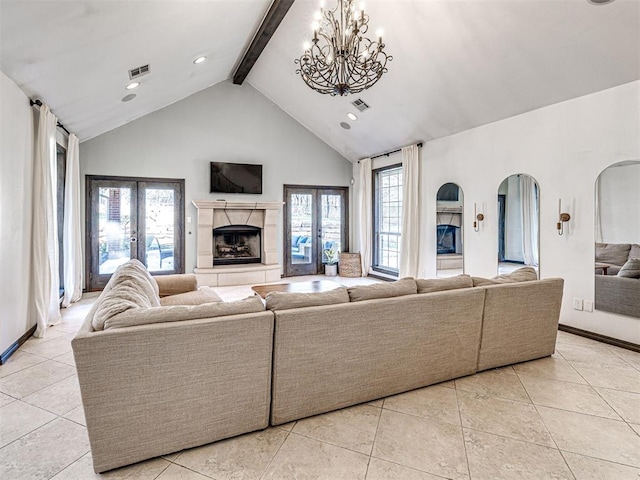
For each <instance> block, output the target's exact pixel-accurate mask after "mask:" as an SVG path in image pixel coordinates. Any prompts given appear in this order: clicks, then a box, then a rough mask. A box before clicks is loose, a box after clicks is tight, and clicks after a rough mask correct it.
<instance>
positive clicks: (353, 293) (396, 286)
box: [347, 277, 418, 302]
mask: <svg viewBox="0 0 640 480" xmlns="http://www.w3.org/2000/svg"><path fill="white" fill-rule="evenodd" d="M347 291H348V292H349V299H350V300H351V301H352V302H362V301H363V300H375V299H376V298H389V297H400V296H402V295H412V294H415V293H418V286H417V285H416V281H415V279H414V278H411V277H407V278H401V279H400V280H396V281H395V282H392V283H377V284H375V285H363V286H360V287H351V288H348V289H347Z"/></svg>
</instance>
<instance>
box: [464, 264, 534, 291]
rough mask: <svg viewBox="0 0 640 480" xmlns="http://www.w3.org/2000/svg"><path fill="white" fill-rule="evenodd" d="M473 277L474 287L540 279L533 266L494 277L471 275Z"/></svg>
mask: <svg viewBox="0 0 640 480" xmlns="http://www.w3.org/2000/svg"><path fill="white" fill-rule="evenodd" d="M471 279H472V281H473V286H474V287H482V286H484V285H499V284H501V283H517V282H531V281H533V280H537V279H538V273H537V272H536V269H535V268H533V267H522V268H519V269H517V270H514V271H513V272H511V273H503V274H502V275H497V276H495V277H493V278H482V277H471Z"/></svg>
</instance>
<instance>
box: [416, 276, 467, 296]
mask: <svg viewBox="0 0 640 480" xmlns="http://www.w3.org/2000/svg"><path fill="white" fill-rule="evenodd" d="M416 285H417V286H418V293H431V292H442V291H444V290H457V289H458V288H469V287H473V280H471V277H470V276H469V275H457V276H455V277H449V278H430V279H418V280H416Z"/></svg>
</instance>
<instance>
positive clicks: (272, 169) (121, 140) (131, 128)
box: [80, 81, 351, 272]
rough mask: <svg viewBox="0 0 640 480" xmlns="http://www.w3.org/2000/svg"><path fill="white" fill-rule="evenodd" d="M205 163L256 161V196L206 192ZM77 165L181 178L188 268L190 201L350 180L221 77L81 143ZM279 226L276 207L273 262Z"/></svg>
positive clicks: (295, 130)
mask: <svg viewBox="0 0 640 480" xmlns="http://www.w3.org/2000/svg"><path fill="white" fill-rule="evenodd" d="M143 87H144V86H143ZM143 87H141V88H143ZM138 94H139V95H144V90H141V91H140V92H139V93H138ZM134 101H135V100H134ZM123 108H126V106H125V105H123ZM210 161H222V162H239V163H261V164H263V166H264V167H263V193H262V195H240V194H220V193H213V194H212V193H209V162H210ZM80 170H81V175H83V176H84V175H85V174H93V175H113V176H132V177H165V178H184V179H185V180H186V181H185V190H186V192H185V206H186V216H187V217H192V220H193V223H191V224H185V227H186V232H187V235H186V242H185V243H186V248H185V250H186V259H185V260H186V261H185V265H186V271H187V272H189V271H193V268H194V267H195V262H196V255H195V251H196V235H195V234H196V231H195V227H196V224H195V222H196V209H195V207H194V206H193V205H192V204H191V202H192V200H215V199H219V198H225V199H227V200H236V201H255V200H257V199H260V200H262V201H269V202H276V201H283V196H282V194H283V188H282V187H283V185H284V184H302V185H331V186H349V182H350V179H351V163H350V162H349V161H347V160H346V159H345V158H344V157H342V156H341V155H340V154H338V153H337V152H336V151H335V150H333V149H332V148H331V147H329V146H327V144H326V143H324V142H323V141H322V140H320V139H319V138H318V137H316V136H315V135H314V134H312V133H311V132H309V131H308V130H307V129H306V128H305V127H303V126H302V125H300V124H299V123H298V122H297V121H296V120H294V119H293V118H292V117H290V116H289V115H288V114H286V113H285V112H283V111H282V110H281V109H280V108H279V107H277V106H276V105H275V104H273V103H272V102H271V101H270V100H268V99H267V98H266V97H265V96H263V95H262V94H261V93H260V92H258V91H257V90H255V89H254V88H253V87H252V86H251V85H249V84H247V83H245V84H244V85H242V86H237V85H233V84H231V83H230V82H228V81H227V82H222V83H220V84H218V85H215V86H213V87H210V88H208V89H206V90H203V91H201V92H199V93H196V94H195V95H192V96H190V97H188V98H185V99H184V100H181V101H179V102H177V103H174V104H173V105H169V106H168V107H165V108H163V109H161V110H158V111H156V112H154V113H151V114H149V115H146V116H144V117H142V118H139V119H137V120H135V121H133V122H131V123H129V124H127V125H124V126H122V127H120V128H117V129H115V130H112V131H110V132H107V133H105V134H103V135H100V136H99V137H96V138H93V139H91V140H88V141H86V142H83V143H82V144H81V145H80ZM83 178H84V177H83ZM282 230H283V223H282V213H281V214H280V218H279V226H278V235H279V237H278V239H279V245H280V251H279V258H280V260H282V245H283V240H282V237H283V233H282Z"/></svg>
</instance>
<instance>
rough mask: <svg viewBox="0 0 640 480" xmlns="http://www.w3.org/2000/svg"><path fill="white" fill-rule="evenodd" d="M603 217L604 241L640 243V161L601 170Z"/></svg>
mask: <svg viewBox="0 0 640 480" xmlns="http://www.w3.org/2000/svg"><path fill="white" fill-rule="evenodd" d="M600 218H601V221H600V224H601V225H602V241H603V242H604V243H640V163H637V164H635V165H616V166H614V167H610V168H607V169H606V170H605V171H603V172H602V173H601V174H600Z"/></svg>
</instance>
